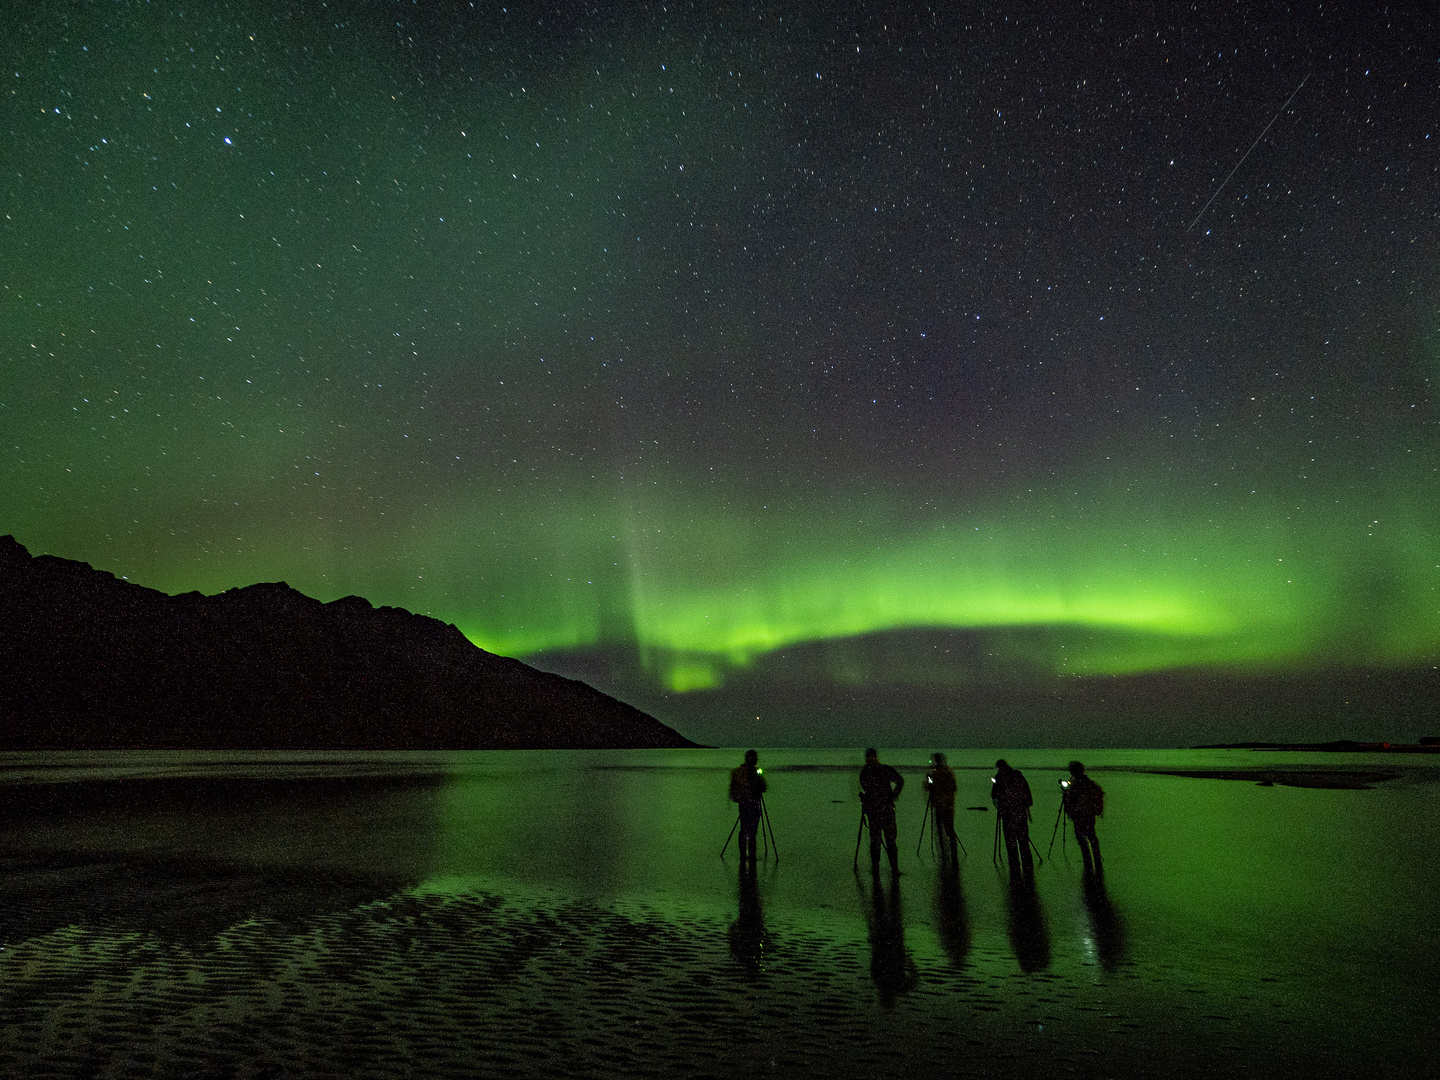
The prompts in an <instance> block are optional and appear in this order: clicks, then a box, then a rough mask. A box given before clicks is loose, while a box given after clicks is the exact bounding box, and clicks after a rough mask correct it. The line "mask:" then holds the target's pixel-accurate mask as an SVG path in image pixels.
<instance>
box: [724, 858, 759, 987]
mask: <svg viewBox="0 0 1440 1080" xmlns="http://www.w3.org/2000/svg"><path fill="white" fill-rule="evenodd" d="M768 943H769V936H768V935H767V934H766V933H765V914H764V912H762V911H761V910H760V883H759V881H758V880H757V874H756V870H755V863H754V861H753V860H750V861H746V862H742V863H741V864H740V912H739V914H738V915H737V916H736V918H735V921H734V922H733V923H731V924H730V955H731V956H733V957H735V959H736V961H737V962H738V963H739V964H740V966H741V967H743V968H744V969H745V973H746V974H747V975H749V976H750V977H751V978H752V979H753V978H758V977H759V975H760V973H761V972H763V971H764V970H765V946H766V945H767V944H768Z"/></svg>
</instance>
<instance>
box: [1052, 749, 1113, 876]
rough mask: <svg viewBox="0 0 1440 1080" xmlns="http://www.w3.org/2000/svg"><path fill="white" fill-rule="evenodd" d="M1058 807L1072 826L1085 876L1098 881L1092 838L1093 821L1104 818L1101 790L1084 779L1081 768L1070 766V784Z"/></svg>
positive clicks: (1097, 843) (1096, 843) (1097, 846)
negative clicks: (1072, 823)
mask: <svg viewBox="0 0 1440 1080" xmlns="http://www.w3.org/2000/svg"><path fill="white" fill-rule="evenodd" d="M1061 805H1063V806H1064V808H1065V813H1066V814H1067V815H1069V818H1070V820H1071V821H1073V822H1074V823H1075V842H1076V843H1078V844H1079V845H1080V856H1081V857H1082V858H1083V859H1084V860H1085V872H1086V873H1091V874H1094V875H1095V876H1096V877H1099V876H1100V874H1101V873H1103V870H1102V868H1101V865H1100V841H1099V840H1098V839H1097V838H1096V836H1095V819H1096V818H1097V817H1103V816H1104V814H1105V789H1104V788H1102V787H1101V786H1100V785H1099V784H1097V783H1096V782H1095V781H1094V780H1091V779H1090V777H1088V776H1086V775H1085V766H1084V765H1082V764H1080V762H1078V761H1072V762H1070V782H1069V783H1067V784H1065V794H1064V796H1063V798H1062V802H1061Z"/></svg>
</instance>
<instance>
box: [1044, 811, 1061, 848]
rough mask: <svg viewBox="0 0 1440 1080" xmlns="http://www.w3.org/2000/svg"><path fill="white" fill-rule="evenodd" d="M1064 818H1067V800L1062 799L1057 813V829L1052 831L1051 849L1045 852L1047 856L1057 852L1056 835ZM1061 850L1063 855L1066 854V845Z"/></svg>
mask: <svg viewBox="0 0 1440 1080" xmlns="http://www.w3.org/2000/svg"><path fill="white" fill-rule="evenodd" d="M1064 816H1065V800H1064V799H1063V798H1062V799H1061V800H1060V809H1059V810H1056V811H1055V828H1053V829H1051V830H1050V847H1049V849H1048V850H1046V852H1045V854H1047V855H1049V854H1050V852H1052V851H1054V850H1055V834H1056V832H1058V831H1059V829H1060V819H1061V818H1062V817H1064ZM1060 850H1061V852H1062V853H1063V852H1064V850H1065V848H1064V845H1063V844H1062V845H1061V848H1060Z"/></svg>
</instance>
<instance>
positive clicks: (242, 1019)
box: [0, 751, 1440, 1077]
mask: <svg viewBox="0 0 1440 1080" xmlns="http://www.w3.org/2000/svg"><path fill="white" fill-rule="evenodd" d="M986 753H990V752H986ZM1009 753H1010V755H1011V758H1010V759H1011V761H1012V763H1014V764H1016V765H1018V766H1019V767H1020V768H1022V770H1024V771H1025V772H1026V774H1027V777H1028V778H1029V780H1030V783H1031V785H1032V788H1033V789H1034V791H1035V796H1036V807H1035V821H1034V823H1033V824H1032V831H1031V835H1032V838H1033V839H1034V840H1035V841H1036V843H1037V847H1038V849H1039V851H1040V852H1041V854H1042V857H1043V856H1044V855H1045V854H1047V853H1048V854H1049V858H1046V859H1045V861H1044V862H1043V864H1042V865H1041V866H1040V867H1039V868H1038V869H1037V873H1036V885H1035V888H1034V889H1033V890H1027V889H1022V890H1012V889H1011V887H1010V886H1009V884H1008V882H1007V880H1006V875H1004V874H1003V873H1001V872H1000V871H999V870H998V869H997V867H996V866H995V865H994V864H993V863H992V851H993V847H992V836H993V832H992V831H993V827H994V814H993V813H991V812H988V811H987V810H983V809H982V810H967V809H965V807H966V806H967V805H975V806H983V799H982V798H976V796H983V793H984V790H985V786H986V784H987V777H988V773H987V772H986V769H985V754H983V753H979V752H977V753H976V754H968V753H967V754H952V763H954V764H956V765H957V766H958V768H957V773H958V774H959V776H960V784H961V793H960V809H959V810H958V811H957V828H958V830H959V834H960V838H961V840H962V842H964V843H965V845H966V847H967V849H968V855H967V856H966V857H965V858H963V859H962V860H961V861H960V863H959V865H958V867H957V868H955V872H953V873H952V872H949V871H947V870H946V869H945V866H944V864H943V862H942V860H940V859H938V858H937V857H936V856H935V855H933V854H932V853H931V852H930V851H929V850H928V849H927V845H926V843H925V842H923V841H921V839H920V837H919V835H918V832H917V829H918V826H919V823H920V821H921V818H922V814H923V807H924V803H923V796H922V795H921V793H920V785H919V769H920V767H921V765H922V764H923V762H924V753H923V752H921V751H913V752H907V751H894V752H889V753H888V755H887V757H888V759H889V760H892V761H893V762H894V763H895V764H897V765H899V766H900V767H901V769H902V774H903V775H905V776H906V777H907V789H906V791H905V793H904V794H903V795H902V796H901V800H900V805H899V814H900V822H901V833H900V847H901V853H902V854H901V865H902V869H903V870H904V873H903V874H902V876H901V877H900V878H899V879H898V881H896V882H892V881H891V879H890V877H889V874H888V871H886V872H884V873H882V875H881V877H880V879H879V881H878V882H877V881H874V880H872V878H871V875H870V872H869V867H868V865H867V858H866V852H865V851H864V850H863V848H862V850H861V851H860V857H859V860H858V861H859V871H858V873H857V872H856V870H855V869H854V867H853V865H852V856H853V854H854V851H853V845H854V842H855V834H856V824H857V820H856V819H857V815H858V803H857V802H856V800H855V798H854V792H853V790H852V789H853V786H854V784H853V779H854V769H852V768H851V767H850V764H849V761H848V759H849V758H851V757H855V756H856V755H854V754H853V752H848V751H824V752H814V751H783V752H781V751H776V752H764V751H762V765H766V766H768V768H767V774H766V775H767V777H769V779H770V785H771V786H770V792H769V794H768V795H767V803H768V806H769V809H770V812H771V817H772V820H773V823H774V825H775V830H776V841H777V845H778V848H779V851H778V854H779V861H778V863H777V862H776V860H775V858H774V856H775V855H776V852H774V851H771V852H769V856H770V857H769V858H768V859H767V860H766V861H765V862H764V863H763V865H762V866H761V868H760V869H759V872H758V874H757V875H756V876H755V879H754V881H753V884H752V883H749V882H747V881H746V879H745V878H742V877H741V876H740V875H739V873H738V872H737V867H736V861H735V857H734V850H733V846H732V848H731V850H730V852H729V853H728V856H727V859H725V860H723V861H722V860H721V859H720V858H719V851H720V846H721V843H722V842H723V841H724V839H725V835H726V829H727V828H728V827H729V824H730V823H731V822H732V821H733V817H732V816H731V814H730V807H729V805H728V804H727V803H726V801H725V798H724V783H723V780H724V774H725V772H726V771H727V769H728V767H729V765H731V764H734V763H735V762H736V761H738V754H734V753H732V752H726V751H687V752H676V751H654V752H644V751H640V752H625V753H623V754H596V753H586V754H579V753H577V754H570V755H566V754H561V755H555V754H551V755H543V756H542V755H525V754H475V755H388V756H387V755H373V756H368V757H367V756H366V755H331V756H326V755H289V756H286V755H275V756H270V757H263V756H261V757H257V756H255V755H251V756H249V757H244V756H226V755H208V756H207V755H188V756H187V755H183V754H172V755H150V756H148V757H147V756H145V755H129V756H128V757H127V756H123V755H111V756H109V757H106V756H104V755H92V756H91V757H90V758H86V759H83V760H82V759H77V758H76V757H75V756H66V755H50V756H48V757H43V758H42V756H39V755H28V756H26V755H10V756H9V758H8V759H7V760H6V761H5V762H4V763H3V773H0V776H3V789H0V790H3V798H4V807H5V814H6V825H5V828H4V831H3V838H4V843H5V847H4V855H3V859H4V862H3V871H4V873H3V887H0V902H3V905H4V908H3V915H0V934H3V938H0V944H3V946H4V950H3V952H0V1001H3V1006H4V1009H5V1015H6V1017H7V1019H8V1021H9V1022H8V1023H7V1025H6V1026H5V1028H4V1031H3V1034H0V1069H3V1071H4V1072H5V1073H6V1074H7V1075H18V1074H25V1075H33V1076H117V1077H118V1076H235V1077H281V1076H296V1077H300V1076H314V1077H325V1076H339V1075H348V1076H394V1075H407V1074H408V1075H421V1076H486V1075H496V1076H498V1075H511V1076H513V1075H517V1074H519V1075H566V1076H602V1075H605V1076H609V1075H615V1074H617V1073H622V1072H623V1073H630V1074H637V1075H642V1076H657V1077H659V1076H715V1077H721V1076H737V1075H740V1076H760V1075H765V1076H769V1075H784V1074H790V1075H797V1074H798V1075H817V1076H819V1075H825V1076H857V1077H858V1076H902V1075H907V1074H912V1073H915V1072H916V1071H917V1070H928V1071H937V1072H941V1073H944V1074H948V1075H977V1076H978V1075H986V1076H1011V1075H1013V1076H1022V1075H1027V1076H1028V1075H1037V1074H1040V1073H1043V1072H1053V1073H1056V1074H1059V1075H1073V1076H1121V1075H1161V1074H1165V1075H1171V1076H1176V1075H1178V1076H1197V1077H1198V1076H1234V1075H1263V1074H1269V1075H1280V1076H1288V1075H1302V1074H1303V1075H1307V1076H1316V1075H1336V1076H1338V1075H1342V1074H1351V1073H1354V1072H1356V1071H1358V1070H1360V1069H1362V1068H1363V1069H1364V1071H1365V1072H1366V1074H1367V1075H1371V1076H1375V1075H1382V1076H1385V1075H1394V1076H1401V1075H1407V1074H1412V1075H1413V1074H1414V1072H1415V1071H1416V1070H1417V1069H1420V1068H1422V1062H1423V1047H1424V1045H1425V1043H1426V1042H1427V1041H1428V1040H1429V1039H1430V1038H1433V1036H1434V1034H1435V1025H1436V1021H1435V1018H1434V1010H1433V1008H1432V1007H1431V1005H1430V1003H1431V1002H1433V1000H1434V995H1435V992H1436V990H1437V989H1440V979H1437V965H1436V961H1435V959H1434V958H1435V955H1436V951H1435V948H1436V937H1437V929H1436V917H1435V914H1434V913H1435V911H1436V910H1437V907H1436V904H1435V902H1434V901H1435V899H1436V891H1437V889H1440V885H1437V876H1436V874H1435V872H1434V871H1435V862H1434V859H1435V854H1434V853H1435V850H1436V848H1435V843H1434V841H1435V839H1436V836H1435V830H1436V826H1435V821H1436V817H1435V814H1434V810H1435V809H1436V803H1437V792H1440V784H1437V782H1436V776H1435V775H1434V773H1433V771H1432V770H1430V769H1428V768H1425V767H1421V766H1415V767H1411V766H1408V765H1404V764H1400V765H1397V764H1396V762H1395V761H1394V760H1393V758H1392V759H1390V760H1389V761H1387V762H1386V764H1385V765H1384V766H1383V769H1382V770H1381V771H1384V772H1385V775H1386V778H1385V779H1381V780H1379V781H1378V782H1377V783H1375V784H1374V785H1373V786H1371V787H1369V788H1364V789H1356V788H1354V787H1335V788H1325V787H1317V786H1308V785H1299V786H1286V785H1284V784H1283V783H1282V784H1274V782H1273V776H1272V777H1268V778H1269V779H1271V784H1270V785H1266V786H1261V784H1262V783H1263V780H1262V781H1256V782H1253V783H1246V782H1244V778H1243V776H1242V777H1241V778H1239V779H1237V778H1235V777H1233V776H1232V777H1229V778H1223V779H1222V778H1215V779H1212V778H1208V777H1203V776H1171V775H1163V774H1161V773H1160V772H1157V771H1154V770H1163V769H1171V770H1181V771H1188V772H1205V771H1207V770H1209V771H1217V770H1218V771H1224V772H1227V773H1234V772H1236V771H1237V769H1238V770H1239V771H1240V772H1242V773H1243V772H1244V771H1245V770H1246V769H1249V768H1251V767H1255V768H1261V767H1264V768H1269V769H1271V770H1272V773H1273V771H1274V770H1276V769H1297V768H1298V769H1301V770H1302V771H1305V772H1307V773H1310V774H1314V773H1315V772H1317V771H1318V772H1324V771H1325V770H1327V769H1332V770H1335V771H1336V772H1340V773H1348V774H1355V773H1364V772H1366V771H1367V770H1372V769H1377V768H1380V767H1378V766H1374V764H1373V763H1369V762H1357V761H1354V760H1347V761H1343V762H1342V761H1328V760H1321V759H1317V758H1315V757H1306V758H1305V759H1304V760H1303V761H1296V760H1294V759H1293V757H1292V758H1291V759H1287V761H1286V762H1284V763H1283V764H1276V763H1275V762H1274V761H1273V760H1272V759H1270V758H1268V757H1267V758H1265V759H1263V760H1261V759H1257V758H1256V757H1255V756H1254V755H1250V756H1249V757H1247V756H1246V755H1244V754H1243V753H1242V752H1236V751H1228V752H1209V754H1208V756H1206V755H1197V754H1194V753H1189V755H1188V756H1187V754H1186V752H1159V751H1150V752H1142V751H1126V752H1117V751H1111V752H1096V753H1095V754H1093V755H1091V758H1090V761H1091V768H1092V770H1093V771H1094V775H1095V776H1096V778H1097V779H1098V780H1099V781H1100V782H1101V783H1102V784H1103V785H1104V786H1105V787H1106V791H1107V816H1106V818H1105V819H1103V820H1102V823H1101V827H1100V836H1101V842H1102V845H1104V850H1105V854H1106V859H1107V873H1106V876H1105V879H1104V883H1103V885H1097V884H1096V883H1094V882H1093V881H1092V882H1089V883H1088V884H1087V881H1086V880H1085V878H1084V876H1083V875H1082V874H1081V871H1080V867H1079V860H1078V858H1077V856H1076V852H1075V848H1074V840H1073V837H1072V838H1070V839H1069V840H1068V843H1067V842H1066V841H1065V840H1064V839H1063V838H1062V837H1061V836H1060V835H1057V837H1056V840H1055V844H1054V847H1053V850H1052V849H1049V848H1048V845H1049V843H1050V840H1051V834H1052V828H1051V826H1052V824H1053V822H1054V817H1055V809H1056V807H1057V805H1058V802H1057V799H1056V797H1055V793H1054V790H1053V789H1054V787H1055V785H1054V781H1055V779H1056V778H1058V777H1059V776H1060V775H1061V773H1060V771H1059V770H1060V769H1061V768H1062V767H1063V765H1064V762H1065V760H1066V756H1067V755H1068V754H1069V752H1068V751H1063V752H1055V753H1051V754H1046V753H1044V752H1039V751H1029V752H1026V751H1011V752H1009ZM1347 757H1348V756H1347ZM732 758H733V759H734V760H733V761H732ZM990 760H991V761H993V757H992V758H991V759H990ZM1042 761H1043V762H1044V763H1045V764H1044V765H1043V766H1042V765H1041V764H1040V763H1041V762H1042ZM855 764H857V765H858V760H857V761H856V762H855ZM1264 800H1270V801H1269V802H1265V801H1264ZM1355 800H1360V801H1359V802H1356V801H1355ZM1178 807H1183V808H1184V812H1183V813H1180V812H1178V811H1177V808H1178ZM842 825H843V827H842ZM1402 826H1403V828H1404V829H1406V830H1408V831H1401V829H1402ZM917 846H918V847H919V849H920V850H919V853H918V854H917V850H916V849H917Z"/></svg>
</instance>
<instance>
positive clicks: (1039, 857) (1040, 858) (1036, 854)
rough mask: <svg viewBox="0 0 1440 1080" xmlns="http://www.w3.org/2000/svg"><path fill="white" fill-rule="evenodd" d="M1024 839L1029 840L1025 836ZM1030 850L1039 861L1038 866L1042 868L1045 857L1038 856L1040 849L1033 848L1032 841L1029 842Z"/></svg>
mask: <svg viewBox="0 0 1440 1080" xmlns="http://www.w3.org/2000/svg"><path fill="white" fill-rule="evenodd" d="M1025 839H1027V840H1030V837H1029V836H1026V837H1025ZM1030 850H1031V851H1033V852H1035V858H1037V859H1039V860H1040V865H1041V866H1044V865H1045V856H1043V855H1041V854H1040V849H1039V848H1038V847H1036V846H1035V841H1034V840H1030Z"/></svg>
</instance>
